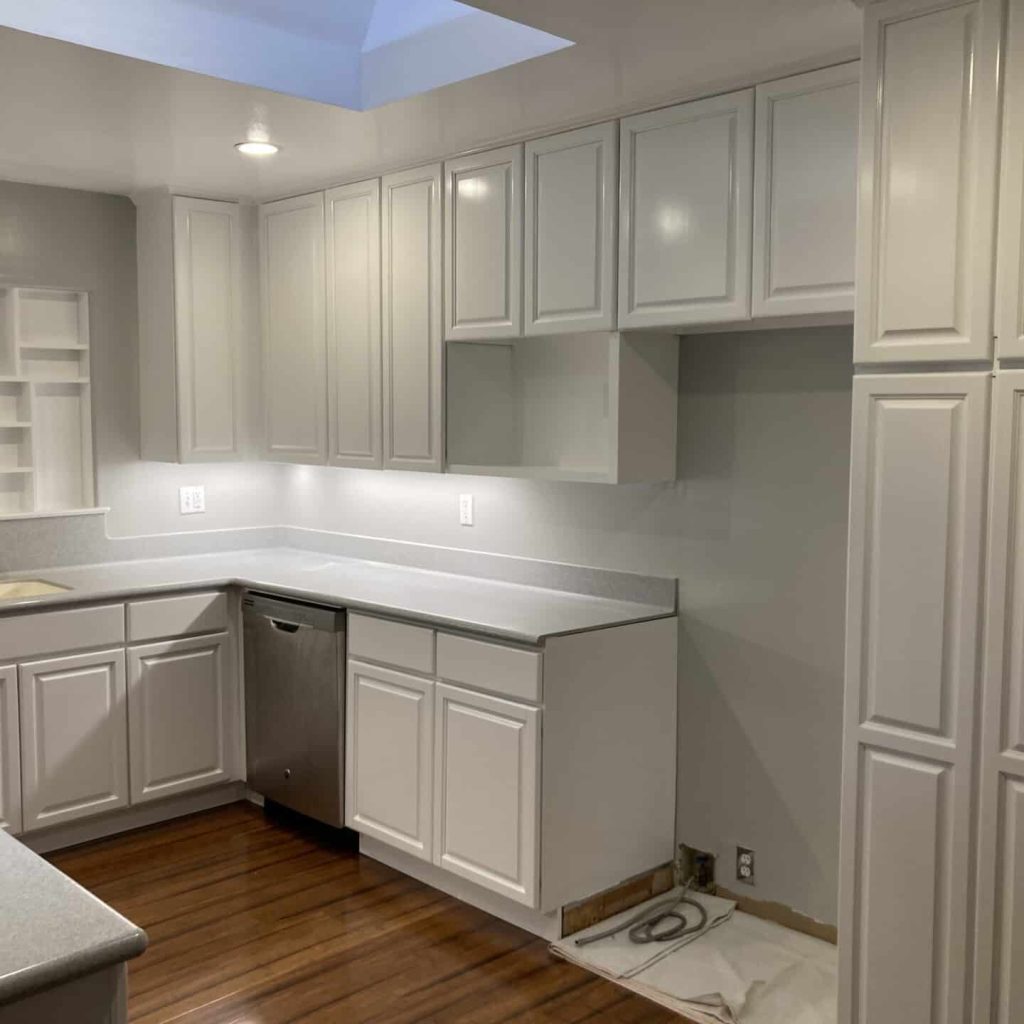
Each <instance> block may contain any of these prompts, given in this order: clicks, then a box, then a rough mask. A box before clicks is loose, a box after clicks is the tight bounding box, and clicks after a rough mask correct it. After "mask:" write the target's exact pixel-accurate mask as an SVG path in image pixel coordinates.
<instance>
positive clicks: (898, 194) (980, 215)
mask: <svg viewBox="0 0 1024 1024" xmlns="http://www.w3.org/2000/svg"><path fill="white" fill-rule="evenodd" d="M1001 9H1002V4H1001V3H1000V0H977V2H967V3H963V2H959V3H958V2H947V3H935V2H932V0H929V2H927V3H922V2H914V3H908V2H907V0H889V2H885V3H873V4H868V5H867V6H866V8H865V11H864V32H865V36H864V47H863V53H864V58H863V68H862V73H863V88H862V90H861V97H862V104H863V106H862V110H861V128H860V158H859V160H860V202H859V207H858V214H857V216H858V224H857V306H856V318H855V324H856V326H855V329H854V359H855V360H856V361H857V362H858V363H908V362H927V361H931V362H937V361H942V362H945V361H961V362H967V361H971V360H978V359H985V358H988V357H989V356H990V355H991V352H992V271H993V222H994V204H995V177H996V168H995V164H996V149H997V145H996V127H997V120H998V117H997V115H998V88H997V86H998V69H999V63H1000V62H999V41H1000V34H1001V26H1000V22H1001Z"/></svg>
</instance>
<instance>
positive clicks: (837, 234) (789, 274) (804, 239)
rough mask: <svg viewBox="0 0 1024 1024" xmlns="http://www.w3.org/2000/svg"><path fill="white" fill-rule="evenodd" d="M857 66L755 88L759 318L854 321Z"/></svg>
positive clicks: (754, 305) (755, 275)
mask: <svg viewBox="0 0 1024 1024" xmlns="http://www.w3.org/2000/svg"><path fill="white" fill-rule="evenodd" d="M859 111H860V65H859V63H857V62H854V63H852V64H840V65H839V66H838V67H832V68H824V69H822V70H821V71H812V72H810V74H806V75H797V76H795V77H794V78H786V79H783V80H782V81H779V82H769V83H767V84H766V85H759V86H758V87H757V116H756V121H757V124H756V128H755V139H756V150H757V151H756V154H755V157H754V251H753V296H752V309H753V313H754V316H795V315H798V314H806V313H835V312H853V274H854V263H855V258H854V256H855V250H856V241H857V125H858V114H859Z"/></svg>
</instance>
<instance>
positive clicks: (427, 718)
mask: <svg viewBox="0 0 1024 1024" xmlns="http://www.w3.org/2000/svg"><path fill="white" fill-rule="evenodd" d="M346 703H347V725H346V739H345V761H346V765H345V824H346V825H348V827H349V828H353V829H355V830H356V831H357V832H365V833H366V834H367V835H371V836H373V837H374V838H376V839H379V840H381V841H382V842H385V843H388V844H390V845H391V846H396V847H398V848H399V849H400V850H405V851H406V852H407V853H411V854H413V855H415V856H417V857H421V858H422V859H423V860H430V858H431V854H432V847H431V830H432V827H433V805H432V796H433V791H434V780H433V777H432V771H433V747H434V683H433V681H432V680H430V679H420V678H417V677H416V676H410V675H406V674H405V673H403V672H394V671H392V670H391V669H386V668H380V667H378V666H375V665H367V664H364V663H363V662H359V661H349V663H348V692H347V695H346Z"/></svg>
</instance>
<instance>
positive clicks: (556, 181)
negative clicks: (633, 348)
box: [523, 122, 619, 334]
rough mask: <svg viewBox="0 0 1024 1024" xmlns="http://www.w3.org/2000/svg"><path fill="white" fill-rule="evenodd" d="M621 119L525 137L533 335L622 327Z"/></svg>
mask: <svg viewBox="0 0 1024 1024" xmlns="http://www.w3.org/2000/svg"><path fill="white" fill-rule="evenodd" d="M618 181H619V153H618V125H617V124H616V123H615V122H610V123H608V124H598V125H594V126H592V127H590V128H581V129H579V130H578V131H574V132H565V133H563V134H562V135H554V136H551V137H550V138H547V139H535V140H534V141H533V142H528V143H526V243H525V246H524V253H523V256H524V279H525V280H524V284H525V301H524V306H525V316H526V323H525V328H526V333H527V334H555V333H560V332H564V331H611V330H614V329H615V285H616V273H615V270H616V262H615V221H616V213H617V210H618V205H617V201H618Z"/></svg>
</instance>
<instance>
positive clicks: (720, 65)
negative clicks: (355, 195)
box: [0, 0, 861, 199]
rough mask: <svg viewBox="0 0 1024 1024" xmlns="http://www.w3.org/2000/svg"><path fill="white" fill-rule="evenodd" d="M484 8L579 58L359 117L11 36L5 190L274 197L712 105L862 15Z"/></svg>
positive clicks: (317, 12) (310, 12)
mask: <svg viewBox="0 0 1024 1024" xmlns="http://www.w3.org/2000/svg"><path fill="white" fill-rule="evenodd" d="M136 2H137V0H136ZM182 2H187V3H190V4H193V5H196V6H213V7H216V8H218V9H225V8H230V7H245V8H246V9H247V11H248V12H249V14H250V16H254V15H258V16H259V17H260V18H263V19H265V20H266V21H268V22H274V21H276V22H281V21H286V22H287V25H288V29H289V30H290V31H291V32H293V33H294V34H296V35H301V34H302V33H307V34H312V35H316V34H318V33H321V32H322V31H324V30H325V25H331V24H334V22H333V21H332V19H337V18H344V17H347V16H348V15H349V14H351V12H352V7H351V6H350V7H349V8H347V13H346V11H345V10H342V8H344V7H345V5H344V4H338V3H337V2H336V0H335V2H332V0H303V2H302V3H301V4H300V3H299V2H298V0H182ZM418 3H419V0H417V4H418ZM472 6H474V7H477V8H480V9H481V10H485V11H488V12H491V13H493V14H498V15H501V16H503V17H505V18H509V19H511V20H513V21H518V22H521V23H523V24H524V25H529V26H533V27H536V28H539V29H542V30H543V31H545V32H549V33H552V34H554V35H556V36H560V37H562V38H565V39H571V40H573V41H574V42H575V43H576V45H575V46H572V47H570V48H568V49H563V50H560V51H558V52H555V53H549V54H547V55H546V56H542V57H537V58H535V59H533V60H529V61H526V62H524V63H520V64H516V65H513V66H511V67H506V68H503V69H501V70H498V71H493V72H490V73H488V74H484V75H482V76H480V77H477V78H473V79H471V80H469V81H462V82H458V83H456V84H453V85H447V86H444V87H442V88H439V89H434V90H432V91H430V92H426V93H423V94H421V95H416V96H413V97H411V98H408V99H403V100H400V101H398V102H393V103H389V104H387V105H385V106H382V107H378V108H377V109H374V110H369V111H354V110H345V109H341V108H339V107H334V106H329V105H327V104H323V103H317V102H314V101H312V100H305V99H297V98H294V97H291V96H287V95H282V94H280V93H276V92H270V91H268V90H265V89H260V88H255V87H252V86H246V85H240V84H236V83H233V82H227V81H222V80H220V79H216V78H209V77H205V76H203V75H199V74H195V73H192V72H188V71H180V70H175V69H173V68H168V67H162V66H159V65H156V64H148V63H144V62H142V61H139V60H134V59H132V58H129V57H122V56H117V55H115V54H111V53H105V52H102V51H100V50H93V49H88V48H86V47H83V46H77V45H74V44H71V43H66V42H59V41H56V40H53V39H47V38H44V37H41V36H35V35H29V34H27V33H24V32H19V31H16V30H14V29H9V28H0V96H3V102H2V103H0V139H2V140H3V141H2V143H0V178H6V179H10V180H16V181H28V182H36V183H40V184H50V185H63V186H68V187H75V188H86V189H94V190H98V191H106V192H117V193H125V194H130V193H132V192H134V191H136V190H138V189H142V188H148V187H153V186H162V185H165V186H169V187H170V188H171V189H172V190H175V191H179V192H182V193H186V194H191V195H201V196H209V197H212V198H220V197H224V198H243V199H267V198H273V197H278V196H282V195H288V194H296V193H298V192H301V191H303V190H310V189H315V188H318V187H322V186H324V185H328V184H335V183H341V182H344V181H352V180H357V179H358V178H359V177H361V176H364V175H370V174H376V173H379V172H380V171H383V170H390V169H396V168H399V167H403V166H410V165H412V164H414V163H417V162H425V161H428V160H432V159H437V158H440V157H443V156H445V155H449V154H453V153H456V152H460V151H463V150H466V149H472V148H477V147H481V146H485V145H487V144H489V143H492V142H496V141H499V140H504V139H508V138H513V137H517V136H526V135H529V134H540V133H542V132H545V131H548V130H552V129H555V130H557V129H558V128H561V127H568V126H571V125H573V124H578V123H583V122H586V121H588V120H597V119H600V118H603V117H609V116H614V115H617V114H620V113H623V112H626V111H629V110H636V109H643V108H644V107H649V106H657V105H659V104H663V103H667V102H671V101H673V100H676V99H686V98H691V97H695V96H700V95H708V94H711V93H714V92H719V91H723V90H725V89H729V88H733V87H738V86H742V85H747V84H751V83H753V82H756V81H759V80H764V79H767V78H771V77H777V76H779V75H782V74H787V73H790V72H792V71H797V70H803V69H806V68H811V67H816V66H821V65H823V64H827V63H830V62H835V61H838V60H843V59H849V58H851V57H854V56H856V54H857V52H858V50H859V37H860V22H861V12H860V11H859V10H857V8H856V7H855V6H854V5H853V4H852V3H851V2H850V0H557V2H554V0H474V3H473V4H472ZM296 10H301V16H296V15H295V12H296ZM364 14H365V11H364ZM325 19H326V21H325ZM359 27H361V28H362V29H363V31H364V36H363V38H364V39H365V38H366V34H365V33H370V32H372V31H373V29H372V26H371V25H370V24H369V23H367V24H366V25H362V24H361V23H360V26H359ZM350 29H351V26H350ZM352 30H353V31H354V29H352ZM370 38H373V37H372V36H371V37H370ZM254 124H258V125H263V126H265V128H266V130H267V131H268V133H269V135H270V137H271V138H272V139H273V140H274V141H275V142H277V143H279V144H280V145H281V146H282V147H283V149H282V152H281V153H279V154H278V155H277V156H275V157H272V158H269V159H265V160H261V161H257V160H253V159H251V158H246V157H243V156H241V155H240V154H238V153H237V152H236V151H235V150H234V148H233V143H235V142H237V141H239V140H240V139H241V138H243V137H245V136H246V134H247V133H248V131H249V129H250V127H251V126H253V125H254Z"/></svg>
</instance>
